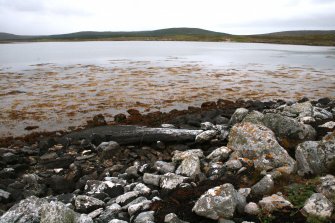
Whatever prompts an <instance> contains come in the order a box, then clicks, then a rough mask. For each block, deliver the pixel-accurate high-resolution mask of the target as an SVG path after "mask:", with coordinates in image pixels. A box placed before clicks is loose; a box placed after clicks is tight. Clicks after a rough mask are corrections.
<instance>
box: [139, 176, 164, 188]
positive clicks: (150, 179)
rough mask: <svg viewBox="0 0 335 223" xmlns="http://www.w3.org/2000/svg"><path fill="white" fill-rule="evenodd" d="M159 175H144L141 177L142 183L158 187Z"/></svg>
mask: <svg viewBox="0 0 335 223" xmlns="http://www.w3.org/2000/svg"><path fill="white" fill-rule="evenodd" d="M161 177H162V176H161V175H156V174H151V173H145V174H144V175H143V182H144V183H146V184H150V185H154V186H159V182H160V179H161Z"/></svg>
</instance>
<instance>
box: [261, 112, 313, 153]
mask: <svg viewBox="0 0 335 223" xmlns="http://www.w3.org/2000/svg"><path fill="white" fill-rule="evenodd" d="M262 122H263V124H264V125H265V126H266V127H268V128H269V129H271V130H272V131H273V132H274V133H275V135H276V137H277V139H278V141H279V143H280V144H281V145H282V146H283V147H285V148H286V149H293V148H295V147H296V146H297V145H298V144H299V143H301V142H304V141H308V140H314V139H315V137H316V131H315V129H314V128H313V127H312V126H310V125H306V124H303V123H300V122H298V121H297V120H296V119H293V118H290V117H286V116H283V115H280V114H271V113H268V114H265V115H264V118H263V120H262Z"/></svg>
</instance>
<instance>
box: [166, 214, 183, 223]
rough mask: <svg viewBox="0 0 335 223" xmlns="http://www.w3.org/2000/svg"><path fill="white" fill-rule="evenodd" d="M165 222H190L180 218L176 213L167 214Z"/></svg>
mask: <svg viewBox="0 0 335 223" xmlns="http://www.w3.org/2000/svg"><path fill="white" fill-rule="evenodd" d="M164 222H165V223H188V222H187V221H183V220H180V219H179V218H178V216H177V215H176V214H175V213H170V214H167V215H165V218H164Z"/></svg>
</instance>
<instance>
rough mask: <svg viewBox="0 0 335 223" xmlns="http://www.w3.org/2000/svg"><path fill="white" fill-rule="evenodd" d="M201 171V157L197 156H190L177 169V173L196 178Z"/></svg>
mask: <svg viewBox="0 0 335 223" xmlns="http://www.w3.org/2000/svg"><path fill="white" fill-rule="evenodd" d="M200 173H201V170H200V159H199V158H198V157H197V156H189V157H187V158H186V159H184V160H183V161H182V162H181V164H180V166H179V167H178V168H177V170H176V174H178V175H183V176H187V177H190V178H193V179H194V178H195V177H197V176H198V175H199V174H200Z"/></svg>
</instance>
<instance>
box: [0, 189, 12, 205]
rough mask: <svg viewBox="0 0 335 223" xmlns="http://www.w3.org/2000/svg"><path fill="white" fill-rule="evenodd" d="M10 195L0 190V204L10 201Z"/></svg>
mask: <svg viewBox="0 0 335 223" xmlns="http://www.w3.org/2000/svg"><path fill="white" fill-rule="evenodd" d="M10 195H11V194H10V193H9V192H7V191H5V190H2V189H0V202H3V203H4V202H5V201H7V200H9V198H10Z"/></svg>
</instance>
